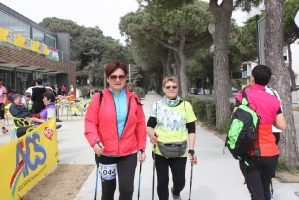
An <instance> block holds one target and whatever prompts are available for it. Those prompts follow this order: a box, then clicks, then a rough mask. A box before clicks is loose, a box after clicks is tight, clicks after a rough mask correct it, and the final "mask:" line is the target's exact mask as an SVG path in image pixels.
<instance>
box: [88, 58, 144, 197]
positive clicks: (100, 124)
mask: <svg viewBox="0 0 299 200" xmlns="http://www.w3.org/2000/svg"><path fill="white" fill-rule="evenodd" d="M127 73H128V69H127V66H126V65H125V64H124V63H121V62H117V61H112V62H110V63H109V64H108V65H107V68H106V77H107V82H108V83H109V87H108V88H107V89H105V90H103V91H102V92H100V93H96V94H95V96H94V97H93V100H92V101H91V103H90V104H89V107H88V110H87V113H86V116H85V120H84V123H85V132H84V134H85V137H86V139H87V140H88V142H89V144H90V146H91V147H92V148H93V150H94V152H95V154H96V156H95V157H96V163H97V166H98V168H99V172H98V173H99V174H100V176H101V179H102V181H101V183H102V200H110V199H113V196H114V192H115V189H116V174H117V175H118V182H119V193H120V195H119V200H132V198H133V197H132V196H133V184H134V175H135V169H136V165H137V159H138V160H139V161H140V162H141V163H142V162H143V161H144V160H145V154H144V149H145V145H146V126H145V117H144V113H143V109H142V106H141V105H142V104H141V103H140V100H139V98H138V96H137V95H136V94H135V93H133V92H131V91H129V90H128V88H127V87H126V86H125V84H126V77H127Z"/></svg>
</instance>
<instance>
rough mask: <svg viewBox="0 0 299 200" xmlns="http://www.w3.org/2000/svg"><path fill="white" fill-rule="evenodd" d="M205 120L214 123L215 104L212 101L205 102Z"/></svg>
mask: <svg viewBox="0 0 299 200" xmlns="http://www.w3.org/2000/svg"><path fill="white" fill-rule="evenodd" d="M206 114H207V122H209V124H212V125H216V106H215V104H214V102H212V101H211V102H208V103H207V104H206Z"/></svg>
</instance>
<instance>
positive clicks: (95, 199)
mask: <svg viewBox="0 0 299 200" xmlns="http://www.w3.org/2000/svg"><path fill="white" fill-rule="evenodd" d="M97 144H98V145H99V147H100V148H102V146H101V143H99V142H97ZM96 156H97V159H96V162H97V172H96V173H97V174H96V187H95V189H94V200H97V192H98V178H99V165H100V163H99V162H98V159H99V158H98V155H97V154H96Z"/></svg>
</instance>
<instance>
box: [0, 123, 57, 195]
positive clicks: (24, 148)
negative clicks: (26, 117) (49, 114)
mask: <svg viewBox="0 0 299 200" xmlns="http://www.w3.org/2000/svg"><path fill="white" fill-rule="evenodd" d="M56 133H57V132H56V118H55V117H54V118H52V119H50V120H49V121H47V122H45V123H43V124H41V125H39V126H37V127H33V128H31V129H28V130H27V133H26V135H24V136H22V137H21V138H18V139H16V140H14V141H13V142H11V143H8V144H6V145H4V146H2V147H0V163H1V164H0V166H1V170H0V177H1V178H0V197H1V199H5V200H15V199H20V197H22V196H23V195H24V194H25V193H26V192H27V191H28V190H29V189H30V188H31V187H32V186H33V185H34V184H35V183H36V182H38V181H39V180H40V179H41V178H42V177H43V176H44V175H45V174H46V173H47V172H48V171H49V170H50V169H52V168H53V167H54V166H55V165H56V164H57V161H58V145H57V134H56ZM37 198H39V197H37Z"/></svg>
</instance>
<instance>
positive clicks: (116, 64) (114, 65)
mask: <svg viewBox="0 0 299 200" xmlns="http://www.w3.org/2000/svg"><path fill="white" fill-rule="evenodd" d="M117 69H122V70H123V71H124V73H125V75H126V76H127V74H128V67H127V65H126V64H124V63H122V62H118V61H111V62H109V63H108V65H107V67H106V77H107V78H108V77H109V76H110V75H111V74H112V73H113V72H114V71H115V70H117Z"/></svg>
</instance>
